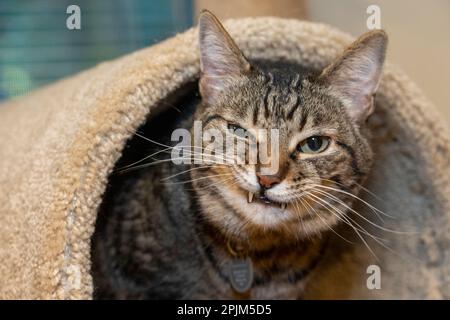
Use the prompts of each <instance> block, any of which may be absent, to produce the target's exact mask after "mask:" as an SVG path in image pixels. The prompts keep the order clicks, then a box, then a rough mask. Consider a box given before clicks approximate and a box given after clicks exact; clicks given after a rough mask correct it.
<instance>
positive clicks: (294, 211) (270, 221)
mask: <svg viewBox="0 0 450 320" xmlns="http://www.w3.org/2000/svg"><path fill="white" fill-rule="evenodd" d="M222 196H223V197H224V199H225V201H227V203H228V204H231V205H232V207H233V208H234V209H235V210H236V211H237V212H239V214H240V215H242V216H243V218H244V219H245V220H246V221H248V222H251V223H252V224H253V225H256V226H260V227H262V228H265V229H266V228H270V229H273V228H277V227H280V226H282V225H285V224H286V223H298V222H299V221H300V220H299V219H308V218H309V217H310V216H309V215H308V214H307V213H306V212H304V213H302V212H299V211H298V210H299V209H298V208H294V207H292V205H288V204H287V203H281V202H276V201H272V200H270V199H267V198H265V197H260V196H259V195H258V194H254V193H251V192H249V191H247V190H245V189H240V188H239V189H229V188H224V189H223V190H222Z"/></svg>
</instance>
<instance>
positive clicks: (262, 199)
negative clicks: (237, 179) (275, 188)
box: [247, 191, 287, 210]
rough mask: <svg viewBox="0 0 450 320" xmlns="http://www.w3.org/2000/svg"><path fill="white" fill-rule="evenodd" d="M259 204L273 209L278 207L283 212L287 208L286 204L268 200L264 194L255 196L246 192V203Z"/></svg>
mask: <svg viewBox="0 0 450 320" xmlns="http://www.w3.org/2000/svg"><path fill="white" fill-rule="evenodd" d="M256 201H257V202H259V203H263V204H265V205H267V206H273V207H278V208H281V209H282V210H285V209H286V207H287V203H285V202H278V201H274V200H272V199H269V198H268V197H267V196H266V195H265V194H264V193H260V194H255V193H254V192H250V191H248V197H247V202H248V203H252V202H256Z"/></svg>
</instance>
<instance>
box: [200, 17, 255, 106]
mask: <svg viewBox="0 0 450 320" xmlns="http://www.w3.org/2000/svg"><path fill="white" fill-rule="evenodd" d="M199 42H200V69H201V76H200V93H201V95H202V98H203V99H205V100H206V101H209V102H214V99H215V98H216V97H217V96H218V95H219V94H220V93H221V92H222V91H223V90H226V89H227V88H228V87H229V86H230V85H231V84H234V83H236V81H237V80H238V79H239V78H240V77H242V76H243V75H245V74H247V73H248V72H249V71H250V69H251V66H250V63H249V62H248V61H247V59H246V58H245V57H244V55H243V54H242V52H241V51H240V50H239V48H238V47H237V45H236V44H235V43H234V41H233V39H232V38H231V36H230V35H229V34H228V32H227V31H226V30H225V28H224V27H223V26H222V24H221V23H220V22H219V20H218V19H217V18H216V17H215V16H214V15H213V14H212V13H211V12H209V11H207V10H203V11H202V13H201V15H200V19H199Z"/></svg>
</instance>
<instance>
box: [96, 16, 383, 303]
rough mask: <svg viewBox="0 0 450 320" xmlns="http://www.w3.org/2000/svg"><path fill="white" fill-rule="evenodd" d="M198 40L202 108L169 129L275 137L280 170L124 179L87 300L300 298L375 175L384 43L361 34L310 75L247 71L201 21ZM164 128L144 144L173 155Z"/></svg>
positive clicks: (166, 172) (155, 171)
mask: <svg viewBox="0 0 450 320" xmlns="http://www.w3.org/2000/svg"><path fill="white" fill-rule="evenodd" d="M199 33H200V34H199V35H200V36H199V42H200V43H199V45H200V53H201V55H200V60H201V75H200V81H199V92H200V96H201V100H200V99H195V98H193V99H191V100H190V102H189V101H183V103H182V104H183V108H182V110H183V112H182V116H179V118H180V119H178V120H177V122H176V123H174V124H172V127H173V128H176V127H185V128H190V127H191V126H192V124H193V121H194V120H198V121H201V122H202V125H203V129H204V130H206V129H208V128H215V129H217V130H220V131H222V132H227V131H228V132H230V131H234V132H237V131H238V129H243V131H244V132H247V131H249V130H250V129H261V128H265V129H272V128H276V129H278V133H279V137H278V138H279V150H278V152H277V159H276V160H277V161H278V170H277V171H276V172H274V173H273V174H265V173H264V172H263V170H262V167H263V165H262V164H260V163H256V164H247V163H244V164H233V165H228V164H220V163H215V162H214V161H213V162H212V163H211V162H210V163H208V164H207V165H205V164H191V165H174V164H173V163H172V162H170V161H157V162H155V163H153V164H152V166H148V167H145V168H142V169H140V170H136V171H134V173H131V174H124V175H123V176H126V177H127V178H126V179H124V178H122V180H120V181H121V183H120V185H119V186H118V187H117V190H116V192H115V193H114V196H113V197H112V198H111V199H110V201H109V202H110V205H109V206H108V207H107V208H106V210H103V211H102V213H101V216H100V218H99V222H98V228H97V231H96V234H95V236H94V238H93V252H92V255H93V271H94V296H95V297H97V298H119V299H126V298H139V299H182V298H188V299H196V298H200V299H207V298H219V299H234V298H246V299H247V298H250V299H261V298H263V299H278V298H282V299H297V298H302V296H303V293H304V292H305V288H306V287H307V285H308V278H309V277H310V275H311V273H313V272H315V270H316V266H317V265H318V264H320V263H321V257H322V255H323V253H324V251H325V250H326V248H327V239H328V233H329V232H330V228H332V227H333V226H335V225H336V224H338V223H339V224H342V223H348V222H349V220H348V219H349V217H348V213H349V208H350V206H351V205H352V202H353V201H352V200H353V199H354V197H353V196H352V195H356V194H357V193H358V192H359V190H360V188H361V183H362V182H363V181H364V179H365V177H366V176H367V174H368V172H369V170H370V168H371V165H372V160H373V159H372V158H373V155H372V151H371V148H370V146H369V140H368V135H369V132H368V128H366V125H365V122H366V120H367V118H368V116H369V115H370V114H371V113H372V112H373V108H374V94H375V92H376V90H377V87H378V83H379V80H380V75H381V71H382V65H383V62H384V58H385V51H386V46H387V36H386V34H385V33H384V32H383V31H380V30H377V31H371V32H368V33H366V34H365V35H363V36H362V37H360V38H359V39H358V40H356V41H355V42H354V43H353V44H352V45H351V46H350V47H349V48H347V49H346V50H345V51H344V52H343V54H342V55H341V56H340V57H339V58H338V59H336V60H335V61H334V62H333V63H331V64H330V65H329V66H327V67H326V68H325V69H323V70H321V71H320V72H317V71H316V72H314V71H312V70H307V69H305V68H303V67H301V66H299V65H295V64H290V63H287V62H285V63H272V62H268V61H251V62H250V61H249V60H248V59H247V58H246V57H245V56H244V55H243V53H242V52H241V51H240V50H239V49H238V47H237V46H236V44H235V43H234V41H233V40H232V38H231V37H230V35H229V34H228V33H227V32H226V31H225V29H224V28H223V26H222V25H221V24H220V22H219V21H218V20H217V18H216V17H215V16H214V15H212V14H211V13H210V12H207V11H205V12H203V13H202V14H201V16H200V21H199ZM172 118H173V117H172ZM161 119H162V120H161ZM161 119H160V120H158V121H156V120H153V123H157V122H163V121H165V120H164V118H161ZM172 127H171V128H172ZM168 128H169V126H168V125H167V126H166V128H165V129H166V134H165V137H166V140H164V139H163V137H162V135H161V134H160V135H159V136H158V132H156V133H154V134H151V133H150V134H149V135H148V136H147V137H151V138H152V139H148V140H149V141H154V140H157V138H158V139H159V140H158V142H159V143H160V142H163V141H165V143H170V142H167V141H168V140H167V135H170V132H169V133H167V132H168ZM171 128H170V129H171ZM158 130H162V127H161V128H158ZM155 131H157V130H155ZM240 132H242V130H241V131H240ZM238 138H240V139H244V140H245V139H248V135H246V136H239V137H238ZM255 139H256V140H258V139H259V138H258V137H256V138H255ZM149 143H150V142H149ZM172 145H173V143H172ZM197 153H198V152H197ZM199 153H201V152H199ZM194 154H196V153H195V152H194ZM168 177H169V178H171V179H169V180H167V178H168ZM161 181H165V182H167V183H162V182H161ZM105 211H108V212H107V213H105ZM233 268H234V269H233ZM239 272H240V274H239ZM239 277H241V278H239Z"/></svg>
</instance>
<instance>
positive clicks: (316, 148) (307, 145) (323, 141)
mask: <svg viewBox="0 0 450 320" xmlns="http://www.w3.org/2000/svg"><path fill="white" fill-rule="evenodd" d="M329 145H330V138H328V137H323V136H312V137H309V138H308V139H305V140H303V141H302V142H300V143H299V144H298V145H297V150H298V151H299V152H302V153H320V152H323V151H325V150H326V149H327V148H328V146H329Z"/></svg>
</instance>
